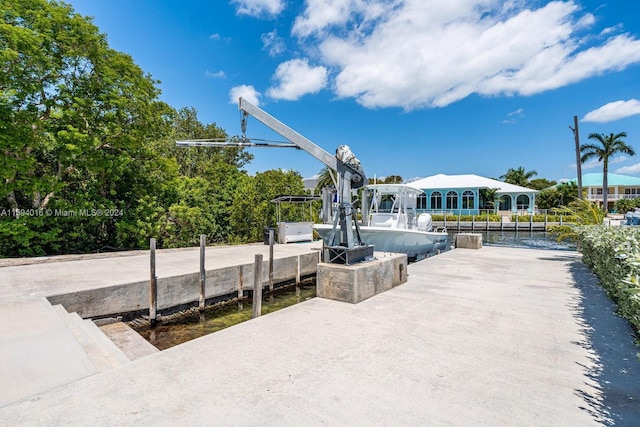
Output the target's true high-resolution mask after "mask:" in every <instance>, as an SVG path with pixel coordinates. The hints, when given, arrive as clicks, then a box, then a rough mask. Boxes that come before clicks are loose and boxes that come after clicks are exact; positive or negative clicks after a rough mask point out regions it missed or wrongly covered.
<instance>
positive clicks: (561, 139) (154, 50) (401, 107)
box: [68, 0, 640, 180]
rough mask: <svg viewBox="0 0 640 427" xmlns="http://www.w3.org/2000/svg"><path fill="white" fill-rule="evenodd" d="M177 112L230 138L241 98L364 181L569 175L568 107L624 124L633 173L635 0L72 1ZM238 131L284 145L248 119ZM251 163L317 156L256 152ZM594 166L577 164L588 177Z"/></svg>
mask: <svg viewBox="0 0 640 427" xmlns="http://www.w3.org/2000/svg"><path fill="white" fill-rule="evenodd" d="M68 3H70V4H71V5H72V6H73V7H74V9H75V10H76V11H77V12H78V13H80V14H82V15H86V16H90V17H93V20H94V23H95V24H96V25H97V26H98V27H99V29H100V31H101V32H103V33H105V34H107V37H108V41H109V44H110V46H111V47H112V48H114V49H116V50H118V51H121V52H125V53H128V54H129V55H131V56H132V57H133V59H134V61H135V62H136V63H137V64H138V65H139V66H140V67H141V68H142V69H143V70H144V71H145V72H147V73H149V74H150V75H151V76H152V77H153V78H154V79H157V80H160V81H161V83H160V84H159V87H160V89H161V90H162V95H161V98H162V99H163V100H164V101H166V102H167V103H168V104H170V105H171V106H173V107H174V108H180V107H194V108H195V109H196V110H197V111H198V113H199V118H200V120H201V121H202V122H204V123H213V122H215V123H216V124H217V125H218V126H220V127H222V128H223V129H225V130H226V131H227V133H228V134H229V135H238V134H240V114H239V112H238V109H237V101H236V99H237V97H238V96H244V97H245V98H247V99H248V100H250V101H251V102H253V103H256V104H258V105H259V106H260V107H261V108H263V109H265V110H266V111H267V112H269V113H270V114H272V115H273V116H275V117H276V118H278V119H279V120H281V121H282V122H284V123H285V124H287V125H288V126H290V127H291V128H293V129H295V130H296V131H298V132H299V133H301V134H302V135H304V136H306V137H307V138H309V139H310V140H312V141H313V142H314V143H316V144H317V145H319V146H321V147H322V148H324V149H325V150H326V151H328V152H330V153H334V152H335V149H336V148H337V147H338V146H339V145H342V144H346V145H349V146H350V147H351V149H352V150H353V152H354V153H355V155H356V156H357V157H358V158H359V159H360V161H361V162H362V166H363V168H364V170H365V172H366V174H367V176H369V177H373V176H374V175H375V176H377V177H384V176H387V175H400V176H402V177H403V178H405V179H410V178H415V177H425V176H429V175H434V174H438V173H444V174H467V173H473V174H478V175H482V176H486V177H493V178H498V177H500V176H501V175H503V174H504V173H505V172H506V171H507V170H508V169H509V168H510V167H513V168H517V167H519V166H522V167H524V168H525V169H526V170H528V171H529V170H535V171H537V172H538V176H537V177H539V178H547V179H553V180H560V179H566V178H573V177H575V176H576V164H575V163H576V162H575V145H574V139H573V132H572V130H571V129H570V128H569V126H573V117H574V115H575V116H578V119H579V131H580V136H581V143H586V142H589V140H588V139H587V136H588V134H589V133H592V132H596V133H606V134H608V133H618V132H622V131H624V132H627V134H628V136H627V138H626V139H625V141H626V142H627V143H628V144H629V145H631V146H632V147H633V148H634V149H635V150H636V151H637V152H638V154H637V155H636V156H634V157H617V158H615V159H613V161H612V163H611V165H610V171H611V172H616V173H622V174H627V175H633V176H640V2H637V1H621V0H616V1H613V0H608V1H607V0H603V1H597V0H582V1H578V0H572V1H544V0H506V1H505V0H502V1H497V0H447V1H442V0H231V1H228V0H208V1H199V0H194V1H184V2H175V1H168V0H164V1H161V0H136V1H131V0H109V1H106V0H102V1H99V0H72V1H69V2H68ZM247 136H249V137H253V138H266V139H278V140H282V138H280V137H278V136H277V135H275V134H274V133H273V132H271V131H270V130H269V129H268V128H266V127H265V126H264V125H262V124H260V123H258V122H257V121H255V120H250V122H249V125H248V129H247ZM250 151H251V152H252V153H253V154H254V155H255V159H254V160H253V162H252V163H251V164H250V165H248V166H247V168H246V169H247V170H248V171H249V172H250V173H255V172H258V171H264V170H268V169H278V168H281V169H295V170H297V171H299V172H300V173H301V174H302V176H303V177H310V176H312V175H314V174H316V173H318V172H319V171H320V169H322V167H323V165H322V164H321V163H319V162H318V161H317V160H315V159H314V158H313V157H311V156H310V155H308V154H306V153H304V152H300V151H297V150H288V149H268V148H262V149H259V148H256V149H251V150H250ZM589 172H601V165H599V164H597V163H593V162H591V163H589V164H585V165H583V173H589Z"/></svg>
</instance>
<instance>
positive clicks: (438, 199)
mask: <svg viewBox="0 0 640 427" xmlns="http://www.w3.org/2000/svg"><path fill="white" fill-rule="evenodd" d="M431 209H442V193H440V192H439V191H434V192H433V193H431Z"/></svg>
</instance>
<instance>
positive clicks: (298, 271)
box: [296, 255, 300, 301]
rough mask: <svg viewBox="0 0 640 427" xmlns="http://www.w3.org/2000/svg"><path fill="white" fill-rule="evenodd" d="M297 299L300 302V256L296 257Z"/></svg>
mask: <svg viewBox="0 0 640 427" xmlns="http://www.w3.org/2000/svg"><path fill="white" fill-rule="evenodd" d="M296 297H297V298H298V301H300V255H298V256H297V257H296Z"/></svg>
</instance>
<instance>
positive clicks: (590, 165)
mask: <svg viewBox="0 0 640 427" xmlns="http://www.w3.org/2000/svg"><path fill="white" fill-rule="evenodd" d="M627 159H628V157H627V156H618V157H613V158H610V159H609V166H611V165H615V164H616V163H622V162H625V161H626V160H627ZM572 168H573V169H575V168H576V165H575V163H574V164H573V166H572ZM595 168H600V169H602V162H600V161H598V159H594V160H589V161H588V162H586V163H583V164H582V169H583V170H585V169H595ZM623 168H624V167H623Z"/></svg>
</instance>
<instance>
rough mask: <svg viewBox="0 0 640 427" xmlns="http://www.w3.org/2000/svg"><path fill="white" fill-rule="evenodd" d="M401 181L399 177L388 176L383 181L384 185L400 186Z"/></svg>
mask: <svg viewBox="0 0 640 427" xmlns="http://www.w3.org/2000/svg"><path fill="white" fill-rule="evenodd" d="M402 181H403V179H402V177H401V176H400V175H389V176H388V177H386V178H385V179H384V181H383V182H384V183H385V184H401V183H402Z"/></svg>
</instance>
